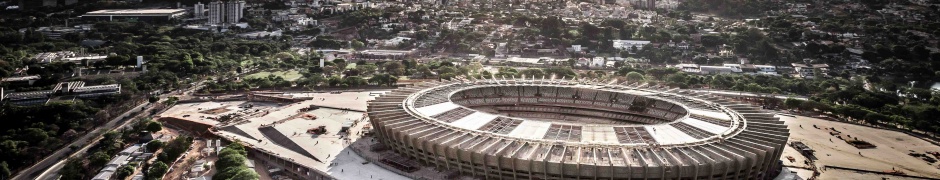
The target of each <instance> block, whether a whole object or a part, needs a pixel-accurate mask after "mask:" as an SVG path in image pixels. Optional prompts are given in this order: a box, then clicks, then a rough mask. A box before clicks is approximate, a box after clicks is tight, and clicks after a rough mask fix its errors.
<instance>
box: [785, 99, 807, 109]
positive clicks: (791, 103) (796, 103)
mask: <svg viewBox="0 0 940 180" xmlns="http://www.w3.org/2000/svg"><path fill="white" fill-rule="evenodd" d="M801 105H803V100H799V99H793V98H787V99H786V100H783V106H784V107H786V108H787V109H796V108H800V106H801Z"/></svg>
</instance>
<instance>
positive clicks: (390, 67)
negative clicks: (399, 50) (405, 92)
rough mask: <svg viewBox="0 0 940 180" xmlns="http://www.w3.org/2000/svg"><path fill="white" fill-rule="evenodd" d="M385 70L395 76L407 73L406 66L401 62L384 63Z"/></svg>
mask: <svg viewBox="0 0 940 180" xmlns="http://www.w3.org/2000/svg"><path fill="white" fill-rule="evenodd" d="M383 66H384V68H385V72H386V73H388V74H391V75H395V76H401V75H404V74H405V68H404V67H403V65H402V64H401V63H400V62H387V63H385V65H383Z"/></svg>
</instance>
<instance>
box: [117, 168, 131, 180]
mask: <svg viewBox="0 0 940 180" xmlns="http://www.w3.org/2000/svg"><path fill="white" fill-rule="evenodd" d="M114 174H115V175H116V176H117V178H118V179H126V178H127V177H128V176H131V175H132V174H134V166H131V165H127V166H122V167H121V168H118V170H117V172H114Z"/></svg>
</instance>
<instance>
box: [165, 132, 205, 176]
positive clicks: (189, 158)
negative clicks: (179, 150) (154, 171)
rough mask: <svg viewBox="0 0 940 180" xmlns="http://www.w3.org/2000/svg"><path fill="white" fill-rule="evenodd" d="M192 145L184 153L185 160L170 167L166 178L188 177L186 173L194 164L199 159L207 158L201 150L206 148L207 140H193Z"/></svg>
mask: <svg viewBox="0 0 940 180" xmlns="http://www.w3.org/2000/svg"><path fill="white" fill-rule="evenodd" d="M191 147H192V148H190V149H189V151H186V153H184V154H183V156H185V157H184V158H183V160H181V161H180V162H179V163H176V164H175V165H173V167H170V172H167V174H166V176H163V179H164V180H172V179H182V178H180V177H188V176H186V175H187V173H188V172H189V170H190V169H191V168H192V167H193V164H194V163H196V161H197V160H200V159H204V158H205V156H204V155H203V154H202V153H201V152H200V151H201V150H202V149H203V148H206V141H201V140H196V141H195V142H193V145H192V146H191Z"/></svg>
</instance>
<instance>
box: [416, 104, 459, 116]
mask: <svg viewBox="0 0 940 180" xmlns="http://www.w3.org/2000/svg"><path fill="white" fill-rule="evenodd" d="M458 107H460V106H458V105H457V104H454V103H453V102H444V103H440V104H435V105H430V106H425V107H420V108H418V109H417V110H418V112H419V113H421V114H424V115H425V116H434V115H438V114H441V113H444V112H447V111H450V110H451V109H454V108H458Z"/></svg>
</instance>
